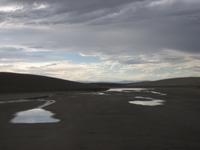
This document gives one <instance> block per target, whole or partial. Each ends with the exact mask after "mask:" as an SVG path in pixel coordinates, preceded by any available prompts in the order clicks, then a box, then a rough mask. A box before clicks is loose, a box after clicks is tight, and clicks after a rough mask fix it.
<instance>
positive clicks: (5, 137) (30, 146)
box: [0, 88, 200, 150]
mask: <svg viewBox="0 0 200 150" xmlns="http://www.w3.org/2000/svg"><path fill="white" fill-rule="evenodd" d="M199 90H200V89H199V88H162V89H161V88H160V89H153V91H155V92H147V91H143V90H141V91H139V92H138V91H134V90H132V91H129V92H123V91H120V90H119V91H120V92H116V91H113V90H111V91H105V92H103V93H105V94H100V95H99V94H94V93H93V92H92V93H90V92H84V93H81V92H57V93H44V94H42V93H39V94H38V93H30V94H29V93H24V94H13V95H12V94H7V95H1V96H0V101H1V104H0V133H1V134H0V149H1V150H19V149H20V150H36V149H37V150H44V149H48V150H56V149H57V150H66V149H68V150H94V149H95V150H102V149H103V150H122V149H126V150H132V149H137V150H166V149H175V150H199V149H200V142H199V139H200V119H199V116H200V92H199ZM159 93H163V94H162V95H160V94H159ZM47 95H50V97H48V96H47ZM23 96H24V98H28V97H29V98H30V99H31V97H35V99H34V98H32V99H31V101H28V102H26V101H24V102H23V101H22V102H19V103H3V101H5V100H7V101H8V100H9V101H11V100H12V99H13V100H19V99H22V98H23ZM44 96H47V97H44ZM38 97H43V98H45V100H52V99H53V100H55V101H56V102H55V103H54V104H52V105H49V106H46V107H45V109H47V110H48V111H51V112H53V113H54V117H55V118H59V119H60V121H59V122H54V123H53V122H51V123H35V124H25V123H17V124H13V123H11V122H10V120H11V119H12V118H13V117H14V116H15V114H16V113H17V112H20V111H26V110H30V109H33V108H36V107H38V106H41V105H43V104H44V101H37V100H36V99H38ZM142 98H144V99H142ZM147 98H152V99H161V100H164V101H165V102H164V103H163V104H162V105H155V106H145V105H134V104H130V103H129V102H130V101H138V100H140V101H142V100H144V101H148V99H147ZM149 101H151V99H149Z"/></svg>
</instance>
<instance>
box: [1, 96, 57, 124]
mask: <svg viewBox="0 0 200 150" xmlns="http://www.w3.org/2000/svg"><path fill="white" fill-rule="evenodd" d="M33 101H42V102H45V103H44V104H42V105H40V106H38V107H36V108H33V109H29V110H25V111H19V112H17V113H15V114H14V118H12V119H11V120H10V122H11V123H14V124H22V123H23V124H34V123H57V122H59V121H60V120H59V119H56V118H54V115H55V114H54V113H53V112H51V111H48V110H46V109H44V107H47V106H49V105H52V104H53V103H55V102H56V101H55V100H45V99H36V100H28V99H22V100H10V101H0V104H7V103H8V104H9V103H22V102H33Z"/></svg>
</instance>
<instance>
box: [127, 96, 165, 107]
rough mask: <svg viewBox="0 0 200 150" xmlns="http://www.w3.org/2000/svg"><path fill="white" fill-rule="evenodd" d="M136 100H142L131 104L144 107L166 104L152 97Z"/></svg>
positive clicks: (141, 97) (138, 97) (139, 97)
mask: <svg viewBox="0 0 200 150" xmlns="http://www.w3.org/2000/svg"><path fill="white" fill-rule="evenodd" d="M135 98H136V99H142V100H135V101H129V103H130V104H135V105H142V106H159V105H164V102H165V101H164V100H160V99H153V98H151V97H143V96H136V97H135Z"/></svg>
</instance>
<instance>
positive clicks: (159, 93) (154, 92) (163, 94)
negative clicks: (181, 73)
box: [150, 91, 167, 96]
mask: <svg viewBox="0 0 200 150" xmlns="http://www.w3.org/2000/svg"><path fill="white" fill-rule="evenodd" d="M150 92H151V93H153V94H158V95H162V96H165V95H167V94H165V93H161V92H156V91H150Z"/></svg>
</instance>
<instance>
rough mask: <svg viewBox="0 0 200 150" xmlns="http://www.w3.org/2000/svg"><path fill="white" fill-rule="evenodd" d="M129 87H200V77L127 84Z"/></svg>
mask: <svg viewBox="0 0 200 150" xmlns="http://www.w3.org/2000/svg"><path fill="white" fill-rule="evenodd" d="M127 86H129V87H194V86H195V87H200V77H185V78H171V79H164V80H157V81H144V82H138V83H130V84H127Z"/></svg>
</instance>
